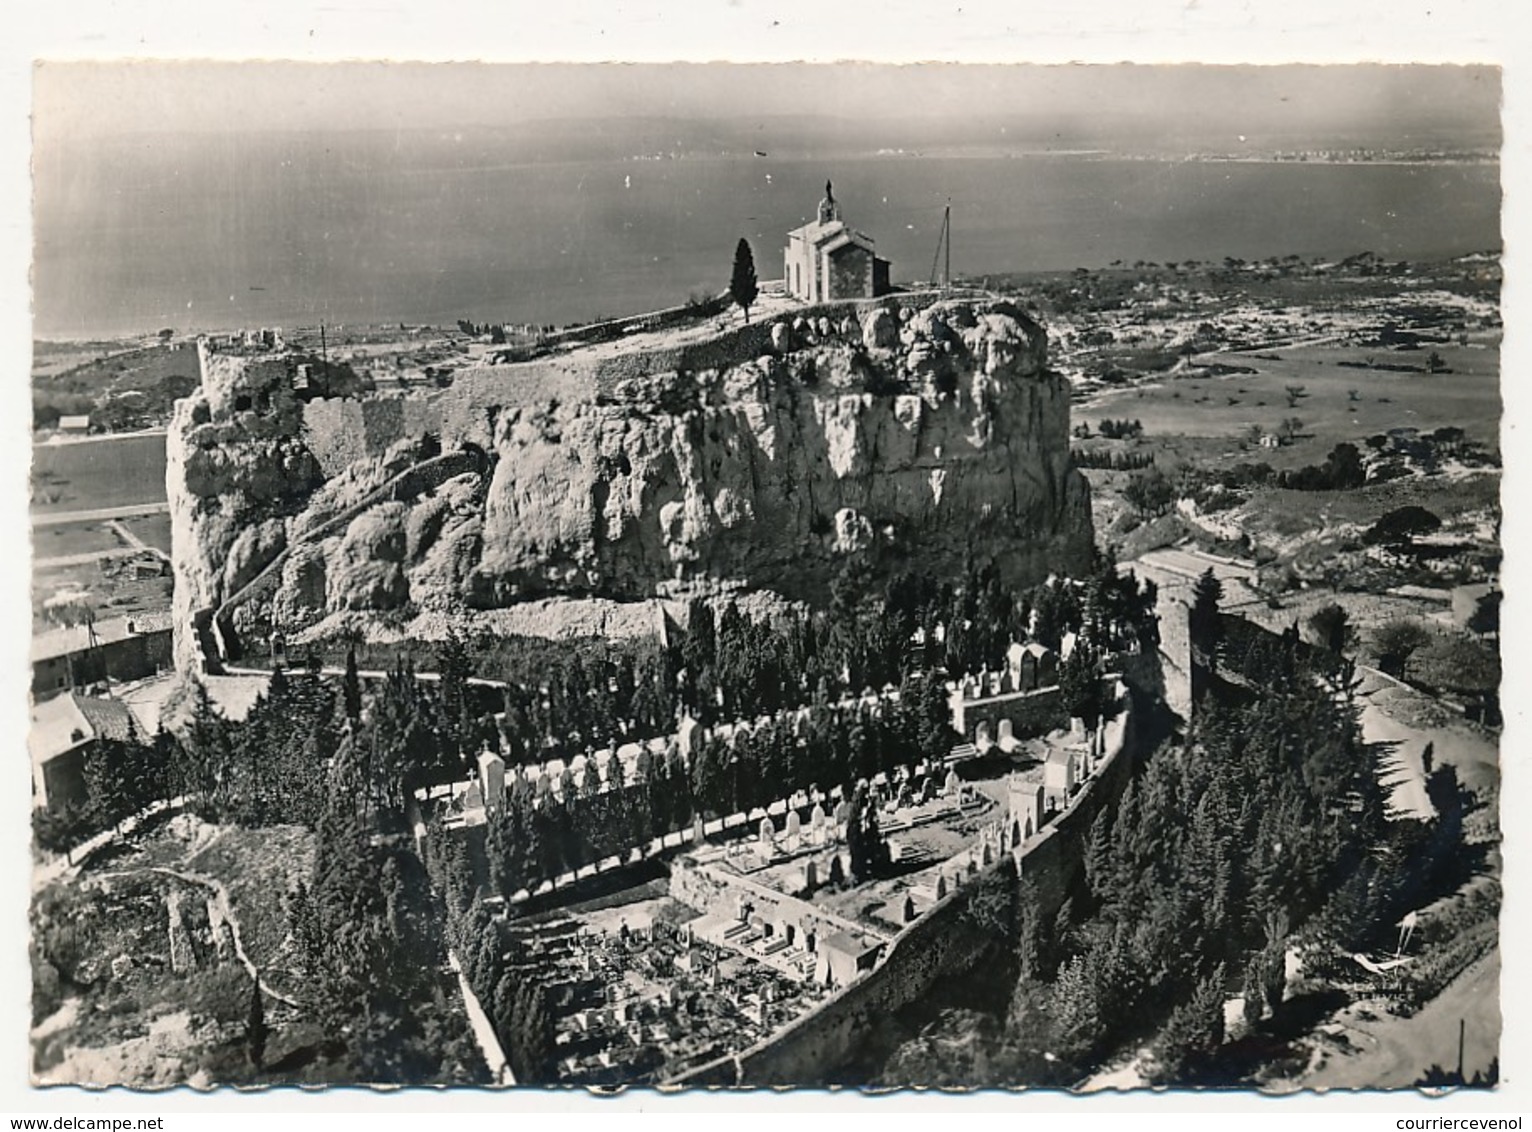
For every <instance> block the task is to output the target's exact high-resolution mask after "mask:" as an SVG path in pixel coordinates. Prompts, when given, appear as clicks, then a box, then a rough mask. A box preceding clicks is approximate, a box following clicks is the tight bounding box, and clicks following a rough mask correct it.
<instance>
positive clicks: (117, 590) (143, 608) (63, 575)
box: [32, 527, 172, 630]
mask: <svg viewBox="0 0 1532 1132" xmlns="http://www.w3.org/2000/svg"><path fill="white" fill-rule="evenodd" d="M50 529H52V528H48V527H44V528H41V529H40V530H38V531H37V532H35V533H34V535H33V537H34V539H35V540H36V541H35V542H34V546H36V547H37V548H38V552H39V555H40V554H41V550H42V547H43V546H44V545H45V544H44V543H43V541H42V540H43V539H44V538H46V537H47V534H48V531H49V530H50ZM171 587H172V581H171V579H170V577H169V576H166V577H159V578H137V577H134V576H133V572H132V570H131V569H130V567H129V561H128V560H125V559H113V558H92V559H90V560H89V561H86V562H76V563H70V564H68V565H64V566H45V567H37V566H34V567H33V570H32V617H33V619H34V621H35V622H36V623H37V628H38V629H39V630H41V628H42V627H43V626H42V621H43V603H44V602H46V601H47V600H48V599H49V598H51V597H53V596H54V595H55V594H58V593H61V592H65V591H69V592H77V591H80V590H84V591H86V592H87V593H89V594H90V596H91V601H92V604H93V605H94V607H95V610H96V616H97V618H104V617H131V616H133V615H135V614H139V613H163V612H164V611H165V610H168V609H169V608H170V595H171Z"/></svg>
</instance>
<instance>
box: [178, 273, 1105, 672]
mask: <svg viewBox="0 0 1532 1132" xmlns="http://www.w3.org/2000/svg"><path fill="white" fill-rule="evenodd" d="M752 333H753V337H748V338H743V339H739V340H738V341H736V342H735V343H734V345H733V347H732V348H731V349H732V355H731V351H730V350H714V351H712V352H711V353H707V352H704V353H700V354H693V355H685V354H681V355H672V354H667V355H665V358H666V360H665V361H664V363H663V364H662V365H659V366H656V365H655V364H652V363H653V358H652V357H651V358H650V359H649V363H651V364H639V363H641V362H642V361H643V359H642V358H639V359H637V360H636V361H635V359H633V358H625V357H623V356H618V357H616V358H615V359H614V358H612V357H607V358H606V359H605V360H604V361H603V362H602V364H601V367H600V369H599V374H598V378H599V380H594V379H593V381H592V382H591V384H590V388H591V389H592V394H591V395H590V396H583V397H577V398H568V397H564V398H561V397H559V396H556V395H553V394H552V393H549V395H547V396H542V395H540V393H541V392H543V390H542V387H541V386H540V385H539V384H538V383H537V381H536V380H535V375H536V373H537V372H538V371H536V370H535V369H523V367H500V368H498V369H485V370H481V371H479V372H478V373H476V374H474V375H472V379H471V380H468V379H462V380H460V383H459V385H460V387H459V388H455V389H453V390H448V391H446V392H444V393H442V394H440V395H439V398H438V403H436V404H435V405H434V406H433V410H432V411H433V413H434V416H433V417H432V419H434V420H436V421H438V422H440V424H439V427H438V429H437V430H436V431H435V433H434V435H431V436H427V437H425V438H424V439H422V438H419V437H401V438H398V439H397V440H396V441H395V442H394V443H392V445H391V446H390V447H389V448H388V450H387V451H384V452H380V453H377V454H375V455H369V456H367V457H365V458H362V459H359V460H356V461H354V462H353V463H352V464H350V465H349V466H347V467H346V468H345V470H344V471H342V472H341V473H340V474H339V475H336V476H334V477H332V478H331V479H330V480H329V481H328V482H326V483H324V484H323V485H321V484H320V482H319V481H320V479H321V478H322V473H320V472H319V471H318V467H319V464H320V463H321V461H319V460H317V459H316V456H315V451H318V450H320V449H321V447H322V445H323V443H324V441H323V438H321V437H318V436H316V435H314V434H313V427H312V426H313V421H314V420H317V419H320V417H319V416H317V415H315V416H311V420H310V430H309V431H308V433H305V431H304V430H303V429H302V427H301V426H300V425H299V424H297V423H295V416H294V412H293V409H292V405H291V403H290V398H288V397H286V396H285V395H284V394H283V393H282V391H281V390H280V389H278V388H273V387H272V383H273V382H276V383H277V384H278V385H280V379H281V375H280V374H279V373H277V372H276V370H274V369H272V368H271V367H270V366H269V365H268V367H267V369H265V370H262V371H260V372H256V371H255V367H253V366H252V365H251V364H250V363H249V362H248V361H247V360H244V359H216V358H215V359H210V365H209V368H208V369H207V370H206V372H205V377H204V383H203V388H202V389H201V390H199V391H198V393H197V394H196V395H195V396H194V397H193V398H191V399H189V400H188V401H186V402H183V403H181V405H180V406H178V409H177V413H176V417H175V421H174V423H173V425H172V428H171V434H170V439H169V445H170V453H171V459H170V471H169V476H170V499H171V507H172V513H173V515H174V516H175V518H174V522H175V537H176V542H175V547H176V552H175V556H176V573H177V579H176V580H177V593H176V601H177V608H178V612H180V613H181V614H182V615H183V616H181V617H180V618H178V621H180V623H182V624H187V623H188V617H187V615H189V614H190V613H191V612H192V611H194V610H214V609H219V608H225V610H226V618H225V620H229V619H231V618H232V620H231V622H230V623H231V624H233V625H235V626H237V627H238V629H239V630H240V631H241V632H246V633H248V632H252V631H254V632H257V633H261V632H263V631H264V627H266V626H275V627H277V628H281V629H284V630H286V631H291V630H292V629H294V628H297V627H300V626H302V625H305V624H309V623H312V622H313V621H314V620H316V619H318V618H319V617H322V616H325V615H326V614H329V613H333V612H335V611H337V610H342V609H350V610H358V611H374V612H384V611H395V612H397V611H401V610H409V609H411V608H431V607H438V608H447V609H451V608H457V609H462V608H464V607H473V608H481V609H482V608H490V607H496V606H503V605H508V604H511V603H514V602H518V601H522V600H526V599H528V598H532V597H540V596H544V595H548V594H581V595H584V594H596V595H602V596H608V597H619V598H637V597H649V596H653V595H655V594H657V593H674V592H678V591H684V590H685V589H687V588H696V587H698V586H703V587H705V586H707V585H709V584H712V583H715V582H734V583H740V584H743V585H745V586H748V587H753V588H769V589H775V590H778V591H781V592H784V593H787V594H790V595H793V596H805V597H814V596H816V595H817V594H822V593H823V588H824V586H825V584H826V583H827V581H828V579H829V578H830V577H832V576H833V574H834V573H835V571H836V569H837V568H838V565H839V563H840V562H842V561H844V560H845V559H846V558H847V557H848V556H856V561H857V563H858V564H859V565H863V566H869V567H872V568H875V569H877V568H886V567H889V566H892V565H896V564H907V565H909V566H912V567H918V568H923V569H928V570H932V571H935V572H942V573H949V574H950V573H953V572H956V571H959V570H961V569H962V567H963V565H964V562H965V559H966V558H967V557H968V556H969V555H970V554H971V555H972V556H973V557H974V558H975V559H976V560H978V561H979V562H981V563H982V562H987V561H993V562H995V563H996V564H997V565H998V566H999V567H1000V568H1001V570H1002V571H1003V572H1004V573H1005V574H1006V575H1007V576H1009V577H1010V578H1013V579H1015V580H1017V581H1019V582H1026V581H1031V580H1035V579H1039V578H1041V577H1043V576H1045V575H1046V574H1047V573H1049V572H1050V571H1053V570H1067V569H1071V568H1077V567H1082V566H1084V565H1085V563H1086V561H1087V559H1088V557H1089V553H1090V546H1091V541H1092V539H1091V526H1090V509H1089V505H1088V498H1087V489H1086V486H1085V483H1084V480H1083V479H1082V477H1081V476H1080V475H1079V473H1078V472H1077V471H1076V470H1075V469H1074V468H1073V466H1072V465H1071V463H1070V458H1069V440H1068V435H1069V391H1068V386H1067V383H1066V382H1065V380H1064V379H1063V378H1062V377H1060V376H1059V375H1057V374H1054V373H1051V372H1049V371H1048V369H1047V367H1046V353H1047V350H1046V336H1045V334H1044V332H1043V330H1042V328H1041V327H1039V326H1038V325H1037V324H1036V323H1035V322H1033V321H1032V320H1031V319H1029V318H1028V317H1027V316H1026V315H1025V314H1023V313H1022V312H1021V311H1020V310H1019V309H1017V308H1015V307H1014V306H1012V305H1010V304H1007V303H1004V302H999V301H981V302H972V301H955V302H946V303H938V304H936V305H934V306H929V307H927V308H926V309H923V310H916V309H914V308H913V307H904V308H901V307H900V306H899V305H898V304H897V303H892V302H885V303H882V304H878V305H868V304H862V305H860V306H856V305H848V306H846V307H844V308H843V309H841V310H839V311H831V312H829V313H828V314H821V315H820V316H819V317H816V318H807V319H804V318H800V319H797V320H796V321H795V322H794V323H793V324H791V325H790V324H788V323H786V322H781V323H777V324H776V325H773V326H768V327H763V328H759V329H758V330H757V329H756V328H752ZM692 357H703V358H705V359H707V360H708V362H709V363H710V364H707V365H706V366H705V367H694V366H693V365H692V364H689V359H690V358H692ZM571 364H573V363H571ZM566 368H567V367H566ZM562 380H563V384H561V385H559V387H558V392H559V393H564V392H565V391H566V390H567V388H569V386H570V382H569V381H568V380H567V379H562ZM252 387H259V388H260V389H267V390H268V394H267V396H266V397H265V398H264V399H261V397H260V394H259V393H256V394H255V396H256V398H257V400H258V401H259V404H256V405H255V406H254V407H251V401H250V400H249V398H250V396H251V394H250V393H249V389H250V388H252ZM550 388H551V387H550ZM240 389H244V390H246V392H245V393H239V392H238V390H240ZM501 392H503V394H504V395H503V396H501V395H500V393H501ZM240 397H244V398H245V399H244V400H238V398H240ZM470 401H471V404H469V402H470ZM236 404H238V405H239V406H243V407H242V408H239V409H236V408H234V407H233V406H235V405H236ZM465 404H466V405H467V408H465ZM301 415H302V412H301V409H299V411H298V417H300V418H301ZM427 415H428V416H430V415H431V414H427ZM332 417H334V414H333V413H330V414H328V415H325V416H324V417H323V419H325V420H329V419H332ZM401 419H403V417H402V416H401ZM410 419H411V420H415V421H417V422H418V421H419V420H420V419H422V417H421V414H420V413H412V414H411V415H410ZM438 445H439V447H440V450H441V452H443V453H445V454H446V455H438V451H437V446H438ZM481 448H482V449H484V451H483V452H479V453H478V455H479V457H480V459H478V460H477V461H475V462H472V463H466V464H465V463H462V462H458V463H453V462H452V460H453V459H454V458H455V457H454V456H453V454H454V453H456V454H458V457H456V458H460V457H461V453H462V451H463V450H467V449H472V450H473V451H475V452H478V450H479V449H481ZM331 462H333V461H326V462H325V463H326V466H329V464H330V463H331ZM426 471H432V472H434V473H435V474H434V475H432V476H425V475H424V473H425V472H426ZM279 555H280V557H278V556H279ZM263 568H264V571H265V572H264V574H262V570H263ZM252 578H254V579H256V584H255V585H253V586H251V585H249V583H250V581H251V579H252ZM231 598H234V599H235V601H234V602H233V605H235V606H237V607H238V608H236V609H229V608H228V607H229V605H230V599H231ZM192 647H194V646H189V647H188V649H187V650H185V655H186V656H188V657H189V656H191V655H192V653H191V648H192Z"/></svg>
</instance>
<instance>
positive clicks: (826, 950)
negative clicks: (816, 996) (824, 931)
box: [814, 931, 883, 987]
mask: <svg viewBox="0 0 1532 1132" xmlns="http://www.w3.org/2000/svg"><path fill="white" fill-rule="evenodd" d="M882 950H883V945H882V944H881V943H867V942H866V941H864V940H860V939H858V938H857V937H856V936H854V935H852V934H851V933H850V932H845V931H839V932H833V933H831V934H830V935H828V936H826V937H825V938H824V939H822V940H820V941H819V946H818V950H817V951H816V952H815V954H816V955H817V956H818V959H817V961H816V963H815V967H814V981H815V982H818V983H821V984H823V985H824V986H833V987H843V986H845V985H846V984H848V983H851V982H854V981H855V980H856V979H857V978H858V977H860V976H861V975H862V974H864V973H865V972H867V971H870V970H872V969H873V967H874V966H876V964H877V962H878V955H879V954H880V953H881V952H882Z"/></svg>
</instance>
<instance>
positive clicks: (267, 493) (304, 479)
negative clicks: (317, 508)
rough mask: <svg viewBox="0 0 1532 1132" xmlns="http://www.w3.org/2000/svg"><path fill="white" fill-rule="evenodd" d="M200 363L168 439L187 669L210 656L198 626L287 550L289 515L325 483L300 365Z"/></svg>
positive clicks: (179, 646) (179, 651) (179, 638)
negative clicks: (306, 416) (197, 381)
mask: <svg viewBox="0 0 1532 1132" xmlns="http://www.w3.org/2000/svg"><path fill="white" fill-rule="evenodd" d="M201 362H202V384H201V386H200V387H199V388H198V389H197V390H195V391H194V392H193V393H192V395H191V396H190V397H187V398H184V399H183V400H180V401H177V402H176V407H175V411H174V413H173V414H172V417H171V422H170V428H169V431H168V433H167V435H166V438H165V455H166V463H165V486H166V492H167V498H168V500H169V503H170V525H171V539H172V543H171V545H172V546H173V547H174V553H173V556H172V557H173V564H174V569H175V596H174V599H173V610H174V617H175V624H176V638H175V660H176V665H177V667H178V668H180V669H181V670H183V671H186V670H189V669H191V668H194V667H197V666H198V665H199V664H200V661H201V658H202V654H201V650H200V648H199V647H198V641H197V634H196V633H194V632H193V631H192V626H193V625H194V623H196V622H197V621H198V619H199V618H201V619H203V620H205V618H206V616H207V612H208V611H209V610H212V609H213V608H215V607H216V606H217V605H218V604H219V602H220V601H221V600H222V598H223V597H224V596H225V595H226V594H227V593H228V592H229V590H230V588H231V587H233V586H237V585H240V584H243V583H244V582H245V581H247V580H248V579H250V578H251V577H253V576H254V575H255V574H256V573H258V572H259V571H260V570H261V569H262V568H263V567H264V566H265V564H266V561H267V560H269V558H270V557H271V556H272V555H274V554H275V553H278V552H280V550H281V546H282V544H283V543H284V542H285V538H286V535H285V526H284V524H283V522H282V517H283V516H285V515H289V514H293V513H296V512H297V511H299V510H301V509H302V508H303V507H304V506H305V504H306V503H307V501H308V499H309V497H310V496H311V494H312V493H313V492H314V490H315V489H316V488H317V487H319V486H320V484H321V483H322V482H323V477H322V473H321V471H320V468H319V464H318V463H317V462H316V461H315V459H314V457H313V454H312V453H310V452H309V450H308V449H307V447H305V445H304V443H303V440H302V436H301V433H302V423H303V413H302V405H301V402H299V401H298V400H297V398H296V397H295V396H294V394H293V382H294V380H295V378H296V377H297V375H298V369H297V367H298V364H299V363H298V362H297V361H296V360H295V359H293V358H290V357H287V356H283V355H276V356H271V357H267V356H259V355H258V356H255V357H239V356H221V355H216V354H209V353H208V352H207V351H206V350H202V351H201Z"/></svg>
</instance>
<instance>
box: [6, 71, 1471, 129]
mask: <svg viewBox="0 0 1532 1132" xmlns="http://www.w3.org/2000/svg"><path fill="white" fill-rule="evenodd" d="M1499 101H1500V72H1499V71H1498V70H1497V69H1496V68H1493V67H1483V66H1480V67H1462V66H1374V65H1366V66H1352V67H1315V66H1282V67H1251V66H1245V67H1226V66H1192V65H1188V66H1156V67H1146V66H1131V65H1116V66H1078V65H1077V66H1069V65H1065V66H1007V67H997V66H975V65H965V64H917V65H909V66H889V65H877V64H826V65H806V64H777V65H731V64H664V65H653V64H648V65H636V64H605V65H585V66H580V65H567V64H553V65H546V64H545V65H536V64H534V65H496V64H476V63H452V64H420V63H413V64H403V63H321V64H314V63H259V62H258V63H215V62H169V63H167V62H149V61H137V62H96V63H90V62H86V63H60V62H45V63H40V64H38V65H37V67H36V69H35V71H34V104H33V128H34V138H35V140H36V142H37V143H38V144H39V145H46V144H48V143H49V142H52V141H57V140H60V139H66V138H67V139H88V138H95V137H102V136H113V135H122V134H131V133H138V132H145V131H147V132H157V133H158V132H164V133H182V132H188V133H199V132H209V133H212V132H217V133H223V134H229V133H239V132H242V131H249V130H314V129H339V130H347V129H352V128H373V129H418V128H427V129H429V128H443V127H464V128H495V127H507V126H514V125H516V124H518V123H525V122H531V121H537V120H545V119H560V118H624V117H633V116H656V117H678V118H694V119H697V118H700V119H720V120H722V119H732V120H736V121H738V120H749V119H752V118H757V119H764V118H770V117H775V116H781V115H821V116H830V117H842V118H852V119H856V118H863V119H866V118H887V117H890V116H892V117H896V118H904V119H909V120H916V119H921V120H930V119H941V118H967V119H972V118H975V117H977V116H986V117H1014V118H1017V119H1022V120H1028V121H1032V122H1040V123H1047V124H1050V125H1053V126H1055V127H1056V128H1057V129H1058V130H1059V131H1060V132H1061V133H1064V134H1068V133H1069V132H1070V131H1071V130H1072V129H1079V128H1082V127H1084V126H1086V125H1088V124H1090V123H1098V124H1099V123H1103V122H1106V123H1111V124H1112V125H1113V126H1114V127H1116V128H1119V129H1123V130H1126V131H1129V132H1131V131H1133V130H1135V129H1137V130H1142V131H1144V132H1145V133H1146V134H1153V133H1156V132H1163V131H1176V132H1181V133H1189V134H1198V133H1206V134H1208V135H1209V136H1223V135H1227V134H1230V133H1231V132H1235V133H1237V132H1245V133H1262V134H1271V133H1292V134H1295V135H1301V134H1304V133H1312V132H1315V131H1321V132H1323V131H1329V130H1334V129H1342V130H1347V131H1361V132H1364V133H1368V134H1376V135H1377V136H1378V137H1379V138H1380V139H1381V140H1383V141H1386V140H1387V139H1389V138H1391V137H1393V136H1396V135H1405V136H1409V135H1412V134H1414V133H1416V132H1419V131H1426V132H1429V133H1432V134H1433V135H1440V134H1442V133H1446V134H1448V135H1450V134H1452V133H1454V132H1457V131H1474V132H1476V133H1477V134H1478V135H1480V136H1482V135H1483V134H1485V133H1486V132H1489V133H1491V134H1493V135H1494V136H1495V137H1496V138H1497V139H1498V107H1499Z"/></svg>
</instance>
